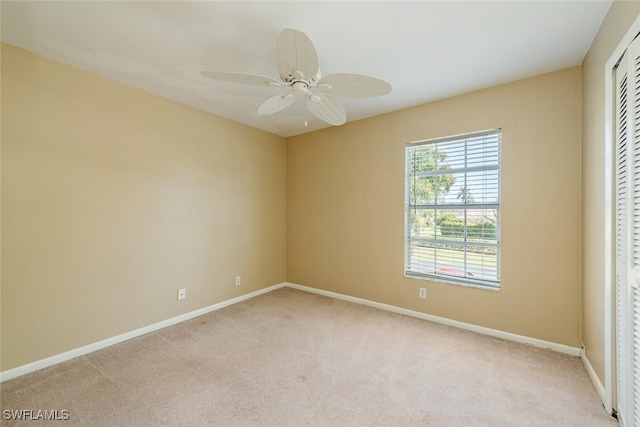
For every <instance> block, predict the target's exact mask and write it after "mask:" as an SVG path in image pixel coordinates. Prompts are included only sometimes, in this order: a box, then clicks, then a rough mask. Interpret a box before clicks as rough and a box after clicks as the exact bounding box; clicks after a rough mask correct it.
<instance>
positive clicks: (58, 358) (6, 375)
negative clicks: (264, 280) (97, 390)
mask: <svg viewBox="0 0 640 427" xmlns="http://www.w3.org/2000/svg"><path fill="white" fill-rule="evenodd" d="M285 285H286V284H285V283H279V284H277V285H273V286H269V287H267V288H263V289H259V290H257V291H255V292H250V293H248V294H245V295H241V296H239V297H236V298H231V299H228V300H226V301H222V302H219V303H217V304H213V305H210V306H208V307H204V308H201V309H198V310H194V311H191V312H189V313H185V314H181V315H179V316H176V317H172V318H170V319H167V320H163V321H161V322H158V323H154V324H152V325H149V326H145V327H142V328H140V329H136V330H134V331H130V332H125V333H124V334H121V335H117V336H115V337H111V338H107V339H105V340H102V341H98V342H96V343H93V344H89V345H85V346H83V347H79V348H76V349H73V350H70V351H66V352H64V353H61V354H57V355H55V356H51V357H47V358H46V359H42V360H38V361H36V362H33V363H29V364H27V365H22V366H18V367H17V368H13V369H9V370H7V371H4V372H0V382H3V381H7V380H10V379H13V378H16V377H19V376H22V375H25V374H28V373H30V372H34V371H37V370H40V369H43V368H48V367H49V366H53V365H56V364H58V363H62V362H66V361H67V360H71V359H74V358H76V357H79V356H84V355H85V354H89V353H92V352H94V351H97V350H101V349H103V348H105V347H109V346H112V345H115V344H118V343H121V342H123V341H127V340H130V339H131V338H135V337H139V336H140V335H144V334H148V333H149V332H153V331H157V330H158V329H162V328H166V327H167V326H171V325H175V324H176V323H180V322H184V321H185V320H189V319H193V318H194V317H198V316H202V315H203V314H207V313H211V312H212V311H216V310H220V309H221V308H224V307H228V306H230V305H233V304H237V303H239V302H241V301H245V300H248V299H250V298H253V297H256V296H258V295H262V294H266V293H268V292H271V291H274V290H276V289H280V288H282V287H284V286H285Z"/></svg>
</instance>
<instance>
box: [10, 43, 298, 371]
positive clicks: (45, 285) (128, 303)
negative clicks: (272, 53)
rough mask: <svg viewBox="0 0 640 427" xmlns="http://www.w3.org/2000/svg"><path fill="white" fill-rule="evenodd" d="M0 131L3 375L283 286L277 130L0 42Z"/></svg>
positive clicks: (282, 164)
mask: <svg viewBox="0 0 640 427" xmlns="http://www.w3.org/2000/svg"><path fill="white" fill-rule="evenodd" d="M1 136H2V267H3V268H2V326H1V327H2V346H1V347H2V350H1V352H2V366H1V370H3V371H5V370H7V369H11V368H14V367H17V366H20V365H24V364H27V363H29V362H33V361H36V360H39V359H43V358H46V357H48V356H52V355H56V354H59V353H62V352H64V351H67V350H71V349H74V348H77V347H80V346H83V345H86V344H90V343H94V342H97V341H99V340H101V339H105V338H108V337H112V336H114V335H117V334H120V333H123V332H128V331H131V330H134V329H136V328H139V327H143V326H147V325H149V324H152V323H154V322H158V321H161V320H165V319H168V318H171V317H173V316H176V315H179V314H182V313H186V312H189V311H192V310H195V309H198V308H201V307H205V306H208V305H211V304H214V303H216V302H219V301H222V300H226V299H229V298H232V297H234V296H238V295H241V294H245V293H248V292H251V291H255V290H258V289H260V288H264V287H266V286H268V285H273V284H276V283H280V282H283V281H284V280H285V274H286V266H285V262H286V259H285V252H286V246H285V245H286V240H285V233H286V229H285V227H286V225H285V221H286V216H285V208H286V197H285V188H286V183H285V180H286V158H285V156H286V145H285V140H284V138H281V137H278V136H274V135H271V134H268V133H265V132H261V131H258V130H255V129H252V128H249V127H246V126H243V125H240V124H237V123H234V122H231V121H228V120H225V119H221V118H218V117H215V116H213V115H210V114H207V113H204V112H201V111H198V110H195V109H192V108H189V107H186V106H184V105H181V104H178V103H175V102H172V101H168V100H166V99H163V98H160V97H158V96H154V95H150V94H148V93H144V92H142V91H139V90H135V89H132V88H129V87H127V86H124V85H122V84H119V83H115V82H113V81H110V80H107V79H104V78H101V77H99V76H96V75H93V74H89V73H87V72H84V71H80V70H78V69H75V68H72V67H69V66H66V65H62V64H60V63H57V62H54V61H51V60H48V59H45V58H43V57H39V56H36V55H34V54H31V53H28V52H26V51H24V50H20V49H17V48H15V47H11V46H8V45H4V44H3V45H2V134H1ZM236 275H241V276H242V285H241V286H240V287H236V286H235V284H234V279H235V276H236ZM182 287H184V288H187V299H186V300H184V301H180V302H178V301H177V300H176V290H177V289H178V288H182Z"/></svg>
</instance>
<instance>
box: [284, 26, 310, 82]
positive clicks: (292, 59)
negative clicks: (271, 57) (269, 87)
mask: <svg viewBox="0 0 640 427" xmlns="http://www.w3.org/2000/svg"><path fill="white" fill-rule="evenodd" d="M276 48H277V50H278V73H279V74H280V78H281V79H282V81H284V82H289V81H291V79H293V78H297V79H306V80H310V79H311V78H313V77H314V76H315V75H316V74H317V73H318V54H317V53H316V48H315V47H314V46H313V43H311V39H309V37H308V36H307V35H306V34H305V33H303V32H302V31H298V30H294V29H293V28H285V29H284V30H282V31H281V32H280V34H279V35H278V41H277V42H276Z"/></svg>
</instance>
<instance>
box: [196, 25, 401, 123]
mask: <svg viewBox="0 0 640 427" xmlns="http://www.w3.org/2000/svg"><path fill="white" fill-rule="evenodd" d="M276 48H277V53H278V57H277V64H278V73H279V75H280V80H276V79H274V78H272V77H268V76H261V75H258V74H247V73H233V72H222V71H203V72H202V75H203V76H205V77H208V78H211V79H215V80H222V81H225V82H229V83H241V84H247V85H254V86H268V87H290V88H291V90H290V91H289V92H287V93H286V94H284V95H282V94H280V95H276V96H272V97H270V98H267V99H266V100H265V101H264V102H263V103H262V104H260V106H259V107H258V114H259V115H261V116H266V115H270V114H275V113H277V112H279V111H282V110H284V109H285V108H287V107H289V106H290V105H292V104H293V103H294V102H295V100H296V95H301V96H304V97H305V105H306V109H307V111H309V112H310V113H311V114H313V115H314V116H316V117H318V118H319V119H320V120H322V121H324V122H327V123H329V124H331V125H334V126H340V125H342V124H344V123H345V122H346V121H347V113H346V111H345V109H344V107H343V106H342V104H341V103H340V101H339V100H338V99H337V98H336V97H340V98H370V97H374V96H382V95H386V94H388V93H390V92H391V85H390V84H389V83H387V82H385V81H383V80H380V79H376V78H374V77H369V76H364V75H361V74H347V73H342V74H330V75H328V76H326V77H324V78H322V75H321V73H320V68H319V65H318V54H317V53H316V49H315V47H314V46H313V43H311V40H310V39H309V37H308V36H307V35H306V34H305V33H303V32H302V31H298V30H294V29H293V28H285V29H284V30H282V31H281V32H280V34H279V35H278V40H277V42H276ZM305 124H306V120H305Z"/></svg>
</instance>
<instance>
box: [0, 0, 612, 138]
mask: <svg viewBox="0 0 640 427" xmlns="http://www.w3.org/2000/svg"><path fill="white" fill-rule="evenodd" d="M610 4H611V1H610V0H606V1H583V0H573V1H496V2H493V1H491V2H490V1H467V2H458V1H422V2H365V1H356V2H320V1H316V2H308V1H293V2H282V1H273V2H265V1H260V2H241V1H234V2H213V1H202V2H191V1H174V2H156V1H141V2H132V1H131V2H113V1H108V2H95V1H90V2H58V1H45V2H31V1H29V2H24V1H22V2H9V1H2V2H1V3H0V14H1V25H2V26H1V38H2V41H4V42H7V43H9V44H12V45H16V46H19V47H22V48H25V49H28V50H30V51H33V52H37V53H39V54H41V55H44V56H47V57H50V58H53V59H56V60H58V61H61V62H65V63H68V64H71V65H73V66H76V67H79V68H82V69H85V70H88V71H91V72H94V73H97V74H100V75H103V76H105V77H108V78H110V79H113V80H117V81H120V82H123V83H125V84H127V85H130V86H133V87H136V88H140V89H143V90H145V91H148V92H151V93H155V94H158V95H161V96H164V97H166V98H170V99H174V100H176V101H179V102H182V103H184V104H188V105H191V106H193V107H196V108H199V109H202V110H206V111H209V112H211V113H214V114H217V115H219V116H223V117H227V118H229V119H232V120H235V121H238V122H240V123H244V124H247V125H249V126H253V127H256V128H259V129H263V130H265V131H268V132H271V133H275V134H278V135H281V136H285V137H286V136H292V135H297V134H301V133H304V132H308V131H312V130H316V129H321V128H323V127H327V126H329V125H327V124H325V123H324V122H322V121H320V120H318V119H316V118H314V117H312V116H311V115H309V117H308V121H309V123H308V126H307V127H305V125H304V119H305V113H304V108H303V107H304V104H303V103H302V102H300V101H298V102H297V103H296V104H294V105H293V106H292V107H290V108H288V109H286V110H284V111H282V112H280V113H277V114H275V115H272V116H259V115H258V114H257V113H256V109H257V107H258V106H259V105H260V103H261V102H262V101H264V100H265V99H266V98H268V97H270V96H273V95H276V94H278V93H279V92H282V91H283V89H282V88H269V87H265V88H261V87H256V86H244V85H239V84H234V83H225V82H218V81H214V80H210V79H207V78H205V77H203V76H201V75H200V72H201V71H202V70H215V71H238V72H246V73H254V74H262V75H267V76H271V77H274V78H278V70H277V66H276V38H277V36H278V34H279V32H280V30H282V29H283V28H285V27H291V28H295V29H298V30H301V31H303V32H304V33H306V34H307V35H308V36H309V37H310V38H311V40H312V41H313V43H314V45H315V47H316V50H317V51H318V56H319V59H320V68H321V70H322V73H323V75H328V74H333V73H343V72H346V73H358V74H366V75H370V76H373V77H376V78H379V79H383V80H386V81H388V82H389V83H390V84H391V85H392V87H393V90H392V92H391V93H390V94H389V95H385V96H382V97H378V98H368V99H342V100H341V101H343V105H344V106H345V108H346V111H347V120H348V121H354V120H358V119H362V118H366V117H371V116H374V115H378V114H382V113H386V112H390V111H395V110H399V109H402V108H406V107H410V106H414V105H418V104H423V103H425V102H429V101H434V100H437V99H442V98H447V97H450V96H454V95H458V94H462V93H465V92H469V91H472V90H476V89H481V88H485V87H490V86H494V85H497V84H501V83H506V82H508V81H513V80H517V79H521V78H525V77H530V76H534V75H538V74H541V73H545V72H550V71H555V70H559V69H562V68H566V67H570V66H574V65H578V64H580V63H581V62H582V60H583V58H584V56H585V54H586V52H587V50H588V49H589V46H590V45H591V42H592V41H593V39H594V37H595V34H596V32H597V31H598V28H599V27H600V24H601V23H602V20H603V19H604V16H605V15H606V13H607V10H608V9H609V6H610Z"/></svg>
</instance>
